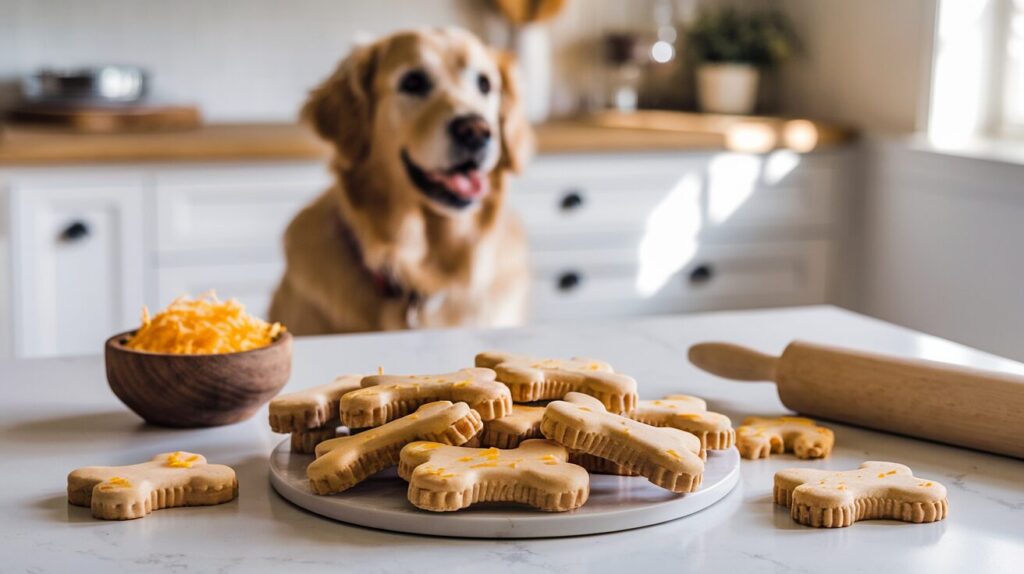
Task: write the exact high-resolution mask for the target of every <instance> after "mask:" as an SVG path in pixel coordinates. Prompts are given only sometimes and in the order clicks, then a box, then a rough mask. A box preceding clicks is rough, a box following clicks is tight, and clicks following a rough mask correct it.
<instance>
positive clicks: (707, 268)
mask: <svg viewBox="0 0 1024 574" xmlns="http://www.w3.org/2000/svg"><path fill="white" fill-rule="evenodd" d="M830 248H831V243H830V242H828V241H799V242H780V243H703V244H699V245H697V246H696V247H695V250H694V252H693V254H692V256H691V257H688V258H687V260H686V262H685V263H684V264H683V265H682V267H679V266H678V265H673V267H674V268H673V269H669V270H664V272H663V273H662V274H661V275H660V276H661V277H664V279H663V280H662V281H659V282H658V283H659V286H658V288H657V289H656V290H654V291H653V292H650V293H645V290H644V289H641V287H640V277H641V275H642V274H646V273H648V272H649V270H645V269H643V268H642V264H641V263H640V262H638V260H637V257H636V254H635V252H633V251H629V250H621V251H606V250H602V251H592V252H588V251H567V252H548V253H538V254H535V255H534V263H533V277H532V281H533V284H532V288H533V292H532V297H533V301H534V308H533V316H534V319H535V320H536V321H538V322H547V321H557V320H572V319H583V318H588V317H590V318H600V317H616V316H627V315H632V314H656V313H675V312H684V311H698V310H699V311H707V310H715V309H739V308H750V307H761V306H764V307H772V306H782V305H807V304H815V303H823V302H825V301H826V299H827V288H828V267H829V250H830Z"/></svg>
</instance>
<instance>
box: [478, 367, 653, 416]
mask: <svg viewBox="0 0 1024 574" xmlns="http://www.w3.org/2000/svg"><path fill="white" fill-rule="evenodd" d="M476 365H477V366H478V367H488V368H492V369H494V371H495V372H496V373H497V374H498V380H499V381H501V382H503V383H505V384H506V385H508V387H509V389H511V390H512V399H513V400H515V401H516V402H531V401H542V400H551V399H561V398H562V397H564V396H565V395H566V394H567V393H570V392H578V393H585V394H588V395H590V396H592V397H595V398H597V399H598V400H600V401H601V403H602V404H603V405H604V407H605V409H607V410H608V411H609V412H613V413H627V412H629V411H631V410H633V408H634V407H635V406H636V401H637V395H636V381H635V380H634V379H633V378H632V377H629V376H626V375H623V374H619V373H616V372H614V371H613V370H612V367H611V365H609V364H608V363H605V362H603V361H598V360H595V359H586V358H581V357H576V358H573V359H569V360H562V359H541V358H536V357H529V356H526V355H514V354H511V353H498V352H488V353H480V354H479V355H477V356H476Z"/></svg>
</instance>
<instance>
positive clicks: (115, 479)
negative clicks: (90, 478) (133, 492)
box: [100, 476, 132, 492]
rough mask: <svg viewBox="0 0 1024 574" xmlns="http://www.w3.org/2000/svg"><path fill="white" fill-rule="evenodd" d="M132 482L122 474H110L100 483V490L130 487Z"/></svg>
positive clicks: (106, 490)
mask: <svg viewBox="0 0 1024 574" xmlns="http://www.w3.org/2000/svg"><path fill="white" fill-rule="evenodd" d="M131 486H132V483H131V481H129V480H128V479H127V478H125V477H123V476H112V477H110V478H109V479H107V481H106V482H104V483H103V484H101V485H100V490H102V491H104V492H109V491H111V490H114V489H115V488H131Z"/></svg>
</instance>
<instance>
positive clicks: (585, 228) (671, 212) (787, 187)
mask: <svg viewBox="0 0 1024 574" xmlns="http://www.w3.org/2000/svg"><path fill="white" fill-rule="evenodd" d="M833 163H834V162H833V159H832V158H831V157H829V156H826V155H817V154H807V155H799V154H795V153H792V152H787V151H780V152H773V153H770V154H766V155H752V154H738V153H717V154H687V155H686V156H685V157H682V158H680V157H679V156H670V157H664V156H662V155H660V154H658V155H654V156H652V157H646V156H638V157H634V156H625V157H619V156H615V157H608V156H603V155H587V156H571V157H563V156H555V157H549V158H542V159H541V161H539V162H537V164H536V165H531V166H530V167H529V168H528V169H527V171H526V174H525V175H524V176H523V177H521V178H519V179H518V180H515V181H514V182H513V185H512V194H511V196H510V199H509V201H510V204H511V205H512V206H513V208H515V209H516V210H517V211H518V212H519V214H520V215H521V216H522V218H523V221H524V223H525V226H526V230H527V232H528V234H529V235H530V236H531V238H539V240H540V241H541V242H543V241H545V240H546V238H555V239H558V238H560V237H569V236H572V237H576V238H579V237H590V238H591V239H592V240H594V241H598V242H599V243H601V244H604V245H610V244H611V242H609V241H607V236H608V235H609V234H613V233H614V234H620V235H621V234H632V235H639V234H642V233H643V232H644V231H645V230H646V229H647V228H648V227H649V226H650V222H651V221H652V220H654V219H661V220H664V219H666V218H675V219H678V220H679V221H681V222H683V223H684V224H685V225H687V226H689V227H688V232H691V231H692V232H693V233H697V234H700V235H703V236H707V237H709V238H713V239H715V240H722V239H726V238H729V237H730V236H735V237H741V236H746V237H747V238H751V237H752V236H753V235H754V234H759V233H760V234H764V233H768V234H775V235H777V233H776V232H778V231H785V232H787V233H790V234H791V235H796V234H802V233H803V232H804V231H805V230H813V232H814V233H819V232H820V231H821V230H823V229H825V228H827V227H828V226H829V225H831V223H832V219H833V217H832V213H833V203H834V200H833V198H834V195H835V189H834V187H835V186H834V185H833V171H832V170H833V169H834V166H833ZM793 238H794V239H795V238H803V237H793Z"/></svg>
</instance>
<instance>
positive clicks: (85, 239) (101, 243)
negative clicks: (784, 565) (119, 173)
mask: <svg viewBox="0 0 1024 574" xmlns="http://www.w3.org/2000/svg"><path fill="white" fill-rule="evenodd" d="M92 185H96V187H92ZM142 195H143V189H142V186H141V183H140V184H138V185H130V184H126V183H125V182H124V181H123V180H118V181H116V182H114V183H111V184H110V185H103V184H99V183H97V182H92V183H90V184H88V186H83V187H63V186H54V187H49V186H46V185H40V186H38V187H35V186H33V185H32V184H25V185H15V186H14V187H13V189H12V195H11V199H12V203H11V206H12V209H11V230H12V237H11V248H12V249H11V251H12V259H13V261H12V263H13V265H12V268H13V269H14V270H15V275H14V278H13V279H14V310H15V311H14V320H15V334H16V335H15V353H16V354H17V355H18V356H21V357H40V356H51V355H68V354H86V353H100V352H102V349H103V341H104V340H105V339H106V338H107V337H109V336H110V335H112V334H114V333H115V332H118V331H120V330H124V329H128V328H130V327H132V326H133V325H135V324H137V321H138V314H139V311H140V308H141V306H142V302H143V288H144V283H145V280H144V277H143V274H144V271H143V252H144V251H143V245H142V240H143V229H142Z"/></svg>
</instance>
